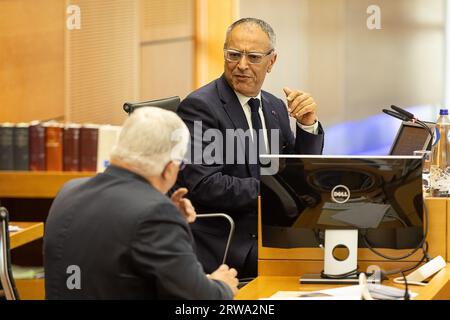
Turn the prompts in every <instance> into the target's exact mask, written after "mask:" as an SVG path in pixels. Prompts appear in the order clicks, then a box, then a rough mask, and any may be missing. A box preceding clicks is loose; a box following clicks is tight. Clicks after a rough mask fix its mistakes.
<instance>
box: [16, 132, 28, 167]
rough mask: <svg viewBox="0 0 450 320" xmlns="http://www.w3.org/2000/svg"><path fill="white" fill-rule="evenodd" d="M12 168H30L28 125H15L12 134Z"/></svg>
mask: <svg viewBox="0 0 450 320" xmlns="http://www.w3.org/2000/svg"><path fill="white" fill-rule="evenodd" d="M13 148H14V170H23V171H28V170H30V159H29V158H30V157H29V152H30V151H29V127H28V126H16V127H15V128H14V135H13Z"/></svg>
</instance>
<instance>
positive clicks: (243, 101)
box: [234, 91, 261, 107]
mask: <svg viewBox="0 0 450 320" xmlns="http://www.w3.org/2000/svg"><path fill="white" fill-rule="evenodd" d="M234 93H236V96H237V98H238V100H239V103H240V104H241V106H242V107H243V106H244V105H245V104H246V103H247V102H248V100H250V99H251V98H256V99H259V101H261V91H260V92H259V93H258V94H257V95H256V96H255V97H247V96H244V95H243V94H241V93H239V92H237V91H234Z"/></svg>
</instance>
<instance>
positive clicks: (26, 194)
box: [0, 171, 95, 299]
mask: <svg viewBox="0 0 450 320" xmlns="http://www.w3.org/2000/svg"><path fill="white" fill-rule="evenodd" d="M94 175H95V172H56V171H55V172H51V171H0V203H1V205H2V206H4V207H6V208H7V209H8V211H9V214H10V221H14V223H15V224H17V223H16V222H19V224H20V222H22V224H23V225H25V224H26V223H29V222H45V220H46V218H47V215H48V211H49V209H50V206H51V204H52V202H53V198H54V197H55V196H56V194H57V193H58V191H59V190H60V188H61V187H62V186H63V184H64V183H66V182H67V181H69V180H72V179H76V178H83V177H91V176H94ZM33 225H34V226H36V230H37V231H39V230H40V231H42V228H43V225H42V224H37V225H36V224H33ZM38 229H39V230H38ZM15 237H17V235H16V236H15ZM28 240H30V241H29V242H28V241H27V243H26V244H23V245H14V243H15V242H14V241H16V240H14V241H13V242H12V244H13V245H14V250H12V251H11V257H12V262H13V264H17V265H22V266H39V265H42V264H43V257H42V245H43V242H42V237H37V238H36V240H34V239H28ZM16 286H17V288H18V290H19V294H20V296H21V298H22V299H44V297H45V292H44V281H43V279H32V280H17V281H16Z"/></svg>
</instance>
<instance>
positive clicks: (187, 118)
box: [177, 75, 323, 272]
mask: <svg viewBox="0 0 450 320" xmlns="http://www.w3.org/2000/svg"><path fill="white" fill-rule="evenodd" d="M261 100H262V108H263V112H264V118H265V124H266V128H267V129H268V136H269V137H268V140H269V141H270V142H271V141H272V135H271V132H270V129H272V130H279V131H278V133H279V138H278V140H277V139H274V140H275V141H277V142H278V146H279V149H280V150H275V149H276V148H275V144H272V143H270V146H269V148H270V152H271V153H272V154H281V153H296V154H320V153H321V152H322V149H323V130H322V128H321V127H320V132H319V135H314V134H310V133H308V132H306V131H304V130H302V129H300V128H297V133H296V138H295V137H294V135H293V133H292V131H291V129H290V125H289V116H288V113H287V108H286V105H285V104H284V102H283V101H282V100H280V99H278V98H277V97H275V96H273V95H272V94H270V93H268V92H265V91H262V93H261ZM177 113H178V115H179V116H180V117H181V118H182V119H183V120H184V122H185V123H186V125H187V126H188V128H189V130H190V133H191V159H192V160H193V162H194V164H193V165H188V166H187V167H186V168H185V169H184V170H183V171H182V172H181V173H180V174H179V177H178V186H186V187H187V188H188V189H189V194H188V197H189V198H190V199H191V201H192V202H193V204H194V206H195V207H196V209H197V212H200V213H202V212H225V213H229V214H231V215H232V217H233V218H234V219H235V222H236V233H235V238H234V241H233V242H232V245H231V248H230V257H229V260H228V263H229V264H230V265H231V266H233V267H236V268H237V269H238V270H240V269H241V268H242V267H243V264H244V261H245V258H246V256H247V254H248V252H249V249H250V247H251V246H252V245H256V234H257V197H258V194H259V167H258V165H252V164H249V162H248V161H246V162H245V163H243V164H236V163H237V155H239V152H241V153H242V152H246V153H248V149H245V151H242V149H239V146H240V145H243V144H242V141H236V143H237V147H236V148H237V151H236V152H235V154H234V155H230V154H229V152H228V151H229V150H227V148H225V147H224V148H222V149H220V150H219V151H218V153H219V155H218V157H219V158H220V157H222V159H223V160H224V161H223V163H222V164H221V163H217V162H216V163H214V164H209V162H208V164H207V163H205V160H204V159H200V157H199V154H198V149H197V152H196V150H195V148H196V145H195V144H196V143H198V141H199V140H200V138H201V134H199V131H200V130H199V128H198V125H197V126H196V125H195V121H201V128H202V130H203V131H202V132H205V131H206V130H208V129H216V130H218V131H219V132H220V133H221V134H222V136H223V137H226V135H227V132H226V131H227V129H235V130H236V129H243V130H248V129H249V127H248V123H247V120H246V117H245V114H244V111H243V108H242V106H241V105H240V103H239V100H238V98H237V96H236V94H235V93H234V91H233V90H232V88H231V87H230V86H229V85H228V83H227V81H226V79H225V77H224V76H223V75H222V77H220V78H219V79H217V80H214V81H212V82H211V83H209V84H207V85H205V86H204V87H202V88H200V89H198V90H196V91H194V92H193V93H191V94H190V95H189V96H188V97H187V98H186V99H184V100H183V101H182V102H181V104H180V106H179V107H178V110H177ZM224 140H225V139H224ZM228 142H229V141H228ZM209 144H210V142H208V141H204V140H203V149H204V150H205V148H208V145H209ZM197 146H198V145H197ZM216 156H217V154H216ZM227 157H228V158H231V159H233V160H234V163H231V164H227V163H226V161H225V159H227ZM246 159H248V157H246ZM192 227H193V230H194V236H195V238H196V242H197V249H198V250H197V253H198V256H199V259H200V261H201V262H202V264H203V265H204V267H205V270H206V271H207V272H211V271H212V270H213V269H214V268H216V267H217V266H218V264H219V262H220V260H221V257H222V255H223V248H224V245H225V242H226V239H225V236H226V234H227V228H226V227H224V223H223V221H211V220H197V222H196V223H195V224H193V226H192Z"/></svg>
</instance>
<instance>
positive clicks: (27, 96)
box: [0, 0, 65, 122]
mask: <svg viewBox="0 0 450 320" xmlns="http://www.w3.org/2000/svg"><path fill="white" fill-rule="evenodd" d="M64 17H65V15H64V1H61V0H34V1H32V2H30V1H29V0H2V1H0V101H1V107H0V122H6V121H9V122H21V121H31V120H34V119H49V118H57V117H61V116H63V114H64V85H63V80H64V26H65V22H64Z"/></svg>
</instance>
